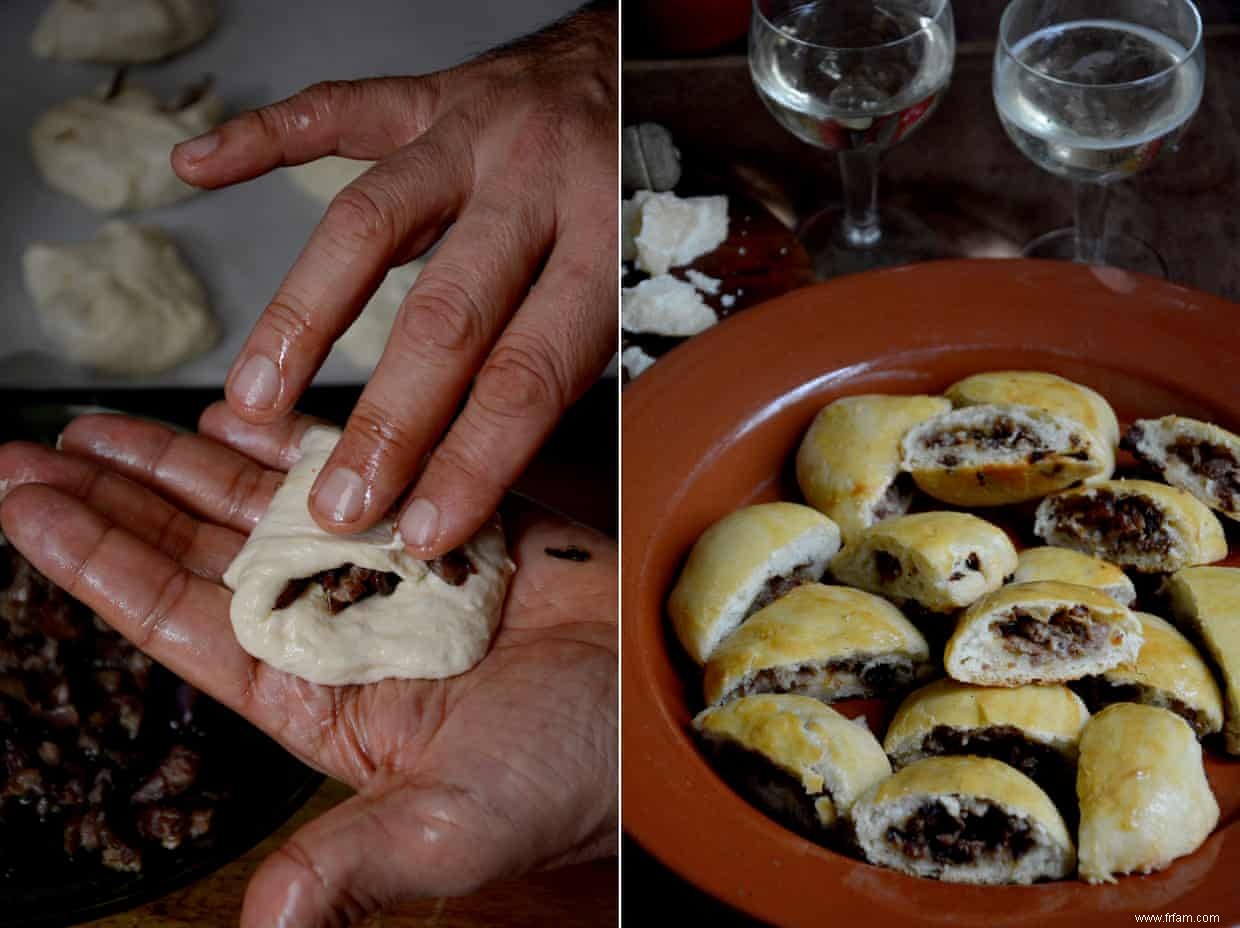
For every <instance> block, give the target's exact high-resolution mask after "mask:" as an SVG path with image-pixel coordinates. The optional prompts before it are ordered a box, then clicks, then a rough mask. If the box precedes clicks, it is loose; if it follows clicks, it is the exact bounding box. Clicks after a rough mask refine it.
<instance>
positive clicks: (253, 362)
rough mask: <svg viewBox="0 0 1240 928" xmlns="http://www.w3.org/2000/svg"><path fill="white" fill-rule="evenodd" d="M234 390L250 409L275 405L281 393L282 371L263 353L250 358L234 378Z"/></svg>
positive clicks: (234, 393) (235, 394)
mask: <svg viewBox="0 0 1240 928" xmlns="http://www.w3.org/2000/svg"><path fill="white" fill-rule="evenodd" d="M232 392H233V395H234V396H236V397H238V398H240V400H241V402H242V404H244V405H245V406H248V407H249V408H250V409H266V408H268V407H269V406H274V405H275V402H276V397H278V396H279V395H280V371H279V370H278V369H277V368H276V365H275V362H273V361H272V360H271V359H270V358H265V357H263V356H262V355H261V354H256V355H254V356H252V357H251V358H249V359H248V360H247V361H246V362H245V363H244V364H242V365H241V369H240V370H239V371H237V376H236V377H234V378H233V386H232Z"/></svg>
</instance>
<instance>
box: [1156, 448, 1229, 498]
mask: <svg viewBox="0 0 1240 928" xmlns="http://www.w3.org/2000/svg"><path fill="white" fill-rule="evenodd" d="M1167 454H1168V455H1169V456H1171V457H1176V458H1179V459H1180V460H1181V461H1183V462H1184V464H1185V465H1186V466H1187V467H1188V468H1189V469H1190V470H1191V471H1193V473H1195V474H1197V475H1198V476H1199V477H1201V479H1202V480H1207V481H1211V482H1213V483H1214V495H1215V497H1217V498H1218V502H1219V505H1221V506H1222V507H1223V508H1225V509H1227V510H1228V511H1229V512H1231V511H1235V509H1236V507H1237V504H1238V502H1240V461H1237V460H1236V457H1235V455H1234V454H1233V453H1232V451H1231V449H1230V448H1227V447H1224V446H1223V445H1216V444H1214V443H1212V442H1208V441H1194V440H1193V439H1191V438H1187V437H1183V436H1182V437H1180V438H1177V439H1176V440H1175V442H1173V443H1172V444H1171V445H1169V446H1168V448H1167Z"/></svg>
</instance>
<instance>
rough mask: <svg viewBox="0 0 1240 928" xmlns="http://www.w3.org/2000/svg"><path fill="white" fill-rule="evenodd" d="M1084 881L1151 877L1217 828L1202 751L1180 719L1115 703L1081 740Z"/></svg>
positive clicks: (1151, 708) (1215, 805) (1148, 708)
mask: <svg viewBox="0 0 1240 928" xmlns="http://www.w3.org/2000/svg"><path fill="white" fill-rule="evenodd" d="M1076 783H1077V797H1078V799H1079V800H1080V806H1081V825H1080V832H1079V840H1080V855H1081V857H1080V865H1081V879H1083V880H1085V881H1087V882H1089V883H1113V882H1114V881H1115V875H1116V874H1125V873H1151V872H1153V871H1155V870H1161V869H1162V868H1163V867H1166V866H1167V865H1168V864H1170V863H1171V861H1173V860H1175V859H1176V858H1177V857H1183V856H1184V855H1185V854H1191V853H1192V852H1193V851H1195V850H1196V849H1197V848H1198V847H1200V846H1201V844H1202V842H1203V841H1205V839H1206V838H1208V837H1209V836H1210V832H1211V830H1212V829H1213V828H1214V826H1215V825H1216V824H1218V816H1219V808H1218V802H1216V801H1215V799H1214V794H1213V793H1212V792H1210V784H1209V783H1208V782H1207V781H1206V773H1205V768H1204V767H1203V766H1202V761H1201V745H1199V744H1198V743H1197V738H1196V737H1195V736H1194V734H1193V730H1192V728H1191V727H1190V726H1189V725H1188V723H1187V722H1185V721H1184V720H1183V719H1182V718H1180V717H1179V716H1178V715H1175V714H1173V713H1171V712H1168V711H1167V710H1166V709H1158V708H1156V707H1154V706H1140V705H1136V704H1134V703H1117V704H1116V705H1114V706H1108V707H1107V708H1105V709H1103V710H1102V711H1101V712H1099V713H1098V714H1097V715H1095V716H1094V717H1093V718H1092V719H1091V720H1090V722H1089V724H1088V725H1086V726H1085V731H1084V732H1082V734H1081V756H1080V764H1079V768H1078V771H1077V781H1076Z"/></svg>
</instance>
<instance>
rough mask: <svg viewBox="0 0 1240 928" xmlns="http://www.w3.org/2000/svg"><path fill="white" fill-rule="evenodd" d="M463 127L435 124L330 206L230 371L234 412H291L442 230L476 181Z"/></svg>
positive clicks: (256, 418) (264, 418) (255, 416)
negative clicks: (334, 350)
mask: <svg viewBox="0 0 1240 928" xmlns="http://www.w3.org/2000/svg"><path fill="white" fill-rule="evenodd" d="M464 130H465V126H464V124H463V123H456V124H453V123H448V124H445V125H443V126H439V127H436V129H435V130H433V131H432V132H429V133H427V134H426V135H424V136H423V137H422V138H421V139H419V140H418V141H417V142H415V143H414V144H412V145H410V146H407V147H406V148H403V149H401V150H400V151H398V152H396V153H395V154H394V155H392V156H391V157H389V158H386V159H384V160H383V161H380V162H379V163H378V164H376V165H375V166H374V167H372V168H371V169H370V170H368V171H367V172H366V173H364V174H363V175H362V176H361V177H359V178H358V179H357V180H355V181H354V182H353V183H351V184H349V186H347V187H345V188H344V190H342V191H340V193H339V194H337V195H336V197H335V199H333V200H332V202H331V204H330V205H329V206H328V207H327V211H326V212H325V213H324V214H323V219H322V220H321V221H320V222H319V224H318V227H317V228H316V229H315V230H314V232H313V234H312V235H311V236H310V240H309V241H308V242H307V243H306V247H305V248H304V249H303V250H302V253H301V254H300V255H299V256H298V258H297V261H296V262H295V263H294V264H293V267H292V269H291V270H290V271H289V272H288V275H287V276H286V277H285V278H284V281H283V283H281V284H280V288H279V289H278V290H277V291H276V294H275V296H274V297H273V298H272V300H271V303H270V304H268V306H267V308H266V309H265V310H264V311H263V313H262V315H261V316H260V317H259V320H258V322H257V324H256V325H255V326H254V329H253V331H252V332H251V333H250V336H249V338H248V339H247V340H246V343H245V345H244V346H243V347H242V349H241V352H240V353H239V354H238V356H237V360H236V361H235V362H234V364H233V366H232V369H231V370H230V371H229V374H228V379H227V381H226V382H225V396H226V397H227V399H228V401H229V403H230V404H231V405H232V407H233V409H235V410H236V411H237V413H238V414H239V415H241V416H242V417H243V418H247V419H249V420H250V421H252V422H272V421H274V420H275V419H278V418H279V417H280V416H282V415H284V414H285V413H287V412H288V411H290V410H291V409H292V407H293V404H294V403H295V402H296V401H297V398H298V397H299V396H300V395H301V392H302V391H303V390H304V389H305V388H306V386H307V385H309V383H310V381H311V379H313V377H314V374H315V372H316V371H317V370H318V369H319V367H320V366H321V365H322V363H323V361H324V359H325V358H326V357H327V353H328V352H329V351H330V350H331V347H332V344H333V343H334V342H335V340H336V339H337V338H339V337H340V335H341V334H343V332H344V331H345V329H347V328H348V327H349V324H350V323H351V322H352V321H353V320H354V319H355V318H357V315H358V313H359V312H361V310H362V307H363V306H364V305H365V303H366V301H367V300H368V299H369V298H370V296H371V295H372V294H373V293H374V291H375V288H376V287H377V286H378V285H379V283H380V282H381V281H382V280H383V276H384V275H385V274H386V273H387V271H388V269H389V268H391V267H392V266H393V265H396V264H400V263H401V262H403V261H407V260H409V258H411V257H413V256H415V255H418V254H421V253H422V252H423V251H425V250H426V249H427V248H429V247H430V246H431V245H432V244H433V243H434V242H435V240H436V239H438V238H439V237H440V235H442V234H443V230H444V229H445V228H447V226H448V225H449V224H450V223H451V221H452V219H453V217H455V216H456V214H457V212H459V210H460V207H461V204H462V203H463V202H464V199H465V197H466V196H467V195H468V192H469V190H470V187H471V186H472V184H473V179H472V176H471V169H470V158H469V153H468V148H467V146H466V142H465V132H464Z"/></svg>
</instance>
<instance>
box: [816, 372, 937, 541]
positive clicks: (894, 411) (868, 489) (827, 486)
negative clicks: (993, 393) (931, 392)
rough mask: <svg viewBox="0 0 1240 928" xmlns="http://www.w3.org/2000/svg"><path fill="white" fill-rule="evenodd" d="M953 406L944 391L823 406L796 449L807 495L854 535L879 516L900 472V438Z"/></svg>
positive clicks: (848, 534) (859, 398)
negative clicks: (879, 508)
mask: <svg viewBox="0 0 1240 928" xmlns="http://www.w3.org/2000/svg"><path fill="white" fill-rule="evenodd" d="M949 409H951V403H950V402H948V401H947V400H945V399H944V398H943V397H941V396H916V395H915V396H887V395H882V394H866V395H863V396H848V397H844V398H843V399H839V400H836V401H835V402H833V403H831V404H830V405H828V406H826V407H824V408H823V409H822V411H821V412H819V413H818V415H817V416H816V417H815V418H814V422H813V424H812V425H811V426H810V427H809V431H808V432H806V433H805V438H804V439H802V441H801V446H800V448H799V449H798V450H797V458H796V468H797V483H798V484H800V487H801V492H802V493H804V494H805V499H806V500H807V501H808V502H809V504H810V505H811V506H813V507H814V508H815V509H818V510H821V511H822V512H825V513H826V514H827V515H828V516H830V517H831V518H832V519H834V520H835V522H836V523H837V524H838V525H839V527H840V531H841V532H842V533H843V535H844V537H845V538H850V537H852V536H853V535H855V534H856V533H857V532H859V531H861V530H862V529H865V528H868V527H869V526H870V525H872V524H873V523H874V521H875V519H874V506H875V504H877V503H878V502H879V501H880V500H881V499H882V497H883V495H884V494H885V493H886V492H887V489H888V488H889V487H890V486H891V484H892V481H893V480H895V479H896V477H897V476H898V475H899V473H900V439H901V438H903V437H904V433H905V432H907V431H908V430H909V429H910V428H912V427H913V426H914V425H917V424H918V423H919V422H924V421H925V420H926V419H929V418H932V417H933V416H937V415H939V414H940V413H944V412H947V411H948V410H949Z"/></svg>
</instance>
